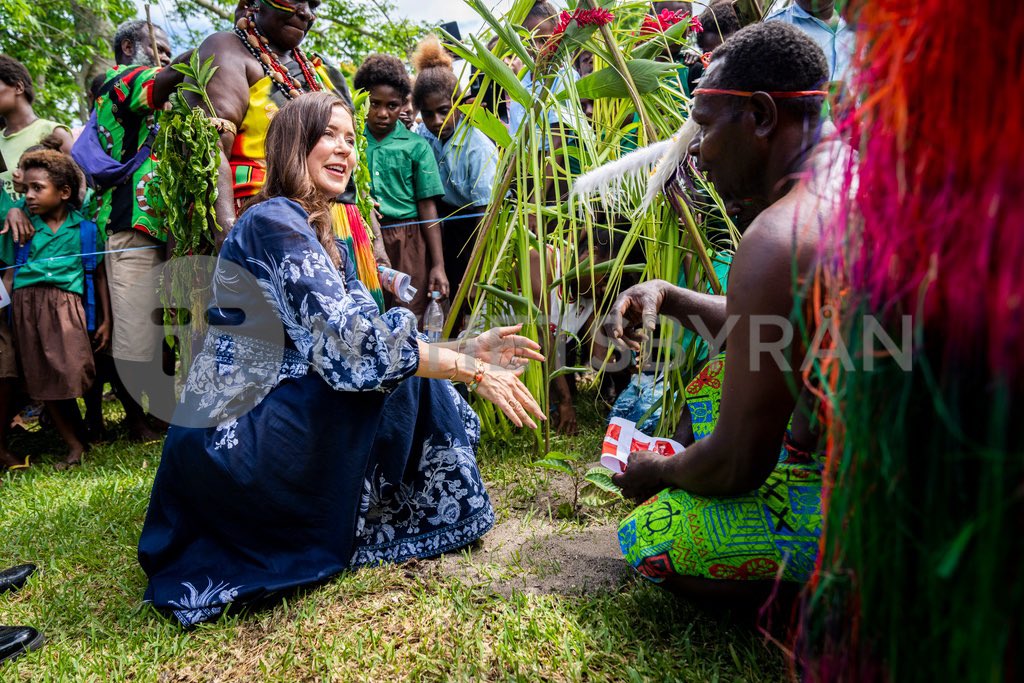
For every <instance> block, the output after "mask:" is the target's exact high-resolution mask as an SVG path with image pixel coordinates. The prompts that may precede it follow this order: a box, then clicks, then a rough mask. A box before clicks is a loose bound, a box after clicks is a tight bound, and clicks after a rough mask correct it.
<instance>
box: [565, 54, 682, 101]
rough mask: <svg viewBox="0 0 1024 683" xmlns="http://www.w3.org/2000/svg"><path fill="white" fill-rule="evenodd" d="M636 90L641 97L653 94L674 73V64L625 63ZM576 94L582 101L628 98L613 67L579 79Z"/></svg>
mask: <svg viewBox="0 0 1024 683" xmlns="http://www.w3.org/2000/svg"><path fill="white" fill-rule="evenodd" d="M626 68H627V69H628V70H629V74H630V76H632V77H633V82H634V83H635V84H636V89H637V91H638V92H639V93H640V94H641V95H646V94H648V93H651V92H654V91H655V90H657V89H658V88H659V87H661V80H662V79H663V78H667V77H668V76H671V75H672V74H674V73H675V71H676V65H675V64H666V63H664V62H655V61H653V60H650V59H633V60H630V61H628V62H626ZM576 92H578V93H579V96H580V97H581V98H584V99H590V100H597V99H601V98H604V97H614V98H628V97H629V89H628V88H627V87H626V81H625V79H623V78H622V75H621V74H620V73H619V72H618V70H616V68H615V67H613V66H608V67H605V68H603V69H600V70H598V71H595V72H594V73H592V74H590V75H589V76H586V77H584V78H581V79H580V80H579V81H577V83H576Z"/></svg>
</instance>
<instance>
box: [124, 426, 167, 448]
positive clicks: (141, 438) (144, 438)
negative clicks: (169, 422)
mask: <svg viewBox="0 0 1024 683" xmlns="http://www.w3.org/2000/svg"><path fill="white" fill-rule="evenodd" d="M163 436H164V435H163V434H161V433H160V432H157V431H155V430H154V429H152V428H151V427H150V426H149V425H147V424H145V423H143V424H140V425H137V426H134V427H129V428H128V440H129V441H134V442H136V443H149V442H151V441H159V440H160V439H162V438H163Z"/></svg>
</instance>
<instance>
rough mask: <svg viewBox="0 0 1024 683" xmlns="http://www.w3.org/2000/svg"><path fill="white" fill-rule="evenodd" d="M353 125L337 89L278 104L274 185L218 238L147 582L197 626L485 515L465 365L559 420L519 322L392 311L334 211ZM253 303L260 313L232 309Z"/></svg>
mask: <svg viewBox="0 0 1024 683" xmlns="http://www.w3.org/2000/svg"><path fill="white" fill-rule="evenodd" d="M354 139H355V135H354V131H353V127H352V116H351V113H350V112H349V111H348V110H347V109H346V108H345V105H344V104H343V103H342V101H341V100H340V99H338V98H337V97H335V96H334V95H331V94H328V93H311V94H307V95H303V96H302V97H299V98H296V99H295V100H293V101H291V102H289V103H288V104H287V105H285V106H284V107H282V108H281V109H280V110H279V111H278V112H277V114H276V116H275V117H274V119H273V121H272V123H271V125H270V128H269V131H268V135H267V180H266V185H265V186H264V189H263V191H262V193H261V195H260V197H259V198H258V199H259V201H258V202H257V203H255V204H254V205H252V206H250V207H249V208H248V209H247V210H246V211H245V212H244V213H243V214H242V216H241V217H240V218H239V220H238V222H237V223H236V224H235V226H234V228H233V229H232V231H231V232H230V233H229V234H228V236H227V238H226V240H225V242H224V245H223V248H222V250H221V253H220V257H219V261H218V268H217V274H216V277H215V280H214V302H213V305H212V306H211V308H210V310H211V312H212V315H211V319H210V328H209V331H208V333H207V336H206V342H205V345H204V347H203V350H202V351H201V352H200V353H198V354H197V356H196V359H195V361H194V363H193V365H192V367H191V369H190V372H189V377H188V381H187V383H186V386H185V389H184V392H183V395H182V402H181V405H180V406H179V410H178V413H177V416H176V419H175V425H176V426H173V427H172V428H171V430H170V431H169V433H168V436H167V441H166V443H165V444H164V451H163V458H162V460H161V463H160V468H159V470H158V471H157V475H156V480H155V481H154V483H153V492H152V496H151V499H150V505H149V510H148V512H147V515H146V521H145V525H144V527H143V530H142V535H141V538H140V539H139V562H140V564H141V565H142V568H143V569H144V570H145V572H146V574H147V575H148V576H149V587H148V588H147V590H146V595H145V599H146V600H147V601H149V602H151V603H152V604H153V605H155V606H157V607H158V608H161V609H166V610H170V611H172V612H173V613H174V615H175V616H176V617H177V618H178V619H179V621H181V623H182V624H183V625H186V626H191V625H194V624H196V623H198V622H200V621H204V620H208V619H211V618H214V617H216V616H217V615H219V614H220V613H221V612H223V610H224V608H225V607H226V606H227V605H229V604H231V603H247V602H252V601H255V600H260V601H262V600H263V599H266V598H270V597H273V596H274V595H276V594H278V593H279V592H280V591H285V590H288V589H292V588H296V587H298V586H303V585H311V584H316V583H319V582H321V581H324V580H325V579H328V578H329V577H331V576H334V575H336V574H338V573H339V572H341V571H344V570H346V569H350V568H354V567H358V566H362V565H372V564H377V563H380V562H400V561H402V560H406V559H409V558H413V557H430V556H433V555H438V554H440V553H443V552H447V551H450V550H453V549H456V548H460V547H463V546H465V545H468V544H469V543H472V542H473V541H475V540H476V539H477V538H479V537H480V536H482V535H483V534H484V533H485V532H487V531H488V530H489V529H490V527H491V526H492V524H493V523H494V510H493V509H492V507H491V504H490V500H489V499H488V496H487V492H486V491H485V489H484V486H483V482H482V481H481V479H480V471H479V469H478V467H477V463H476V458H475V451H476V447H477V444H478V441H479V436H480V426H479V424H480V423H479V421H478V419H477V417H476V415H475V414H474V413H473V411H472V410H471V409H470V407H469V405H468V404H467V403H466V402H465V401H464V400H463V399H462V398H461V397H460V396H459V395H458V393H457V392H456V391H455V390H454V388H453V387H452V383H451V381H449V380H453V381H462V382H466V383H467V384H468V385H469V387H470V389H471V390H475V391H476V393H478V394H479V395H480V396H482V397H483V398H485V399H487V400H489V401H491V402H492V403H494V404H495V405H497V406H498V407H499V408H500V409H501V410H502V411H503V412H504V413H505V414H506V415H508V417H509V418H510V419H511V420H512V422H513V423H514V424H516V425H517V426H522V425H527V426H530V427H534V426H535V423H534V422H533V419H532V418H531V416H532V417H536V418H537V419H544V417H543V411H542V410H541V409H540V407H539V406H538V405H537V403H536V402H535V401H534V399H533V397H532V396H531V395H530V393H529V391H528V390H527V389H526V387H525V386H524V385H523V384H522V382H520V380H519V378H518V376H519V374H521V372H522V370H523V368H524V366H525V364H526V363H528V362H529V360H530V359H534V360H540V359H542V356H541V355H540V354H539V353H538V350H539V346H538V345H537V344H535V343H533V342H531V341H529V340H528V339H525V338H524V337H521V336H518V335H517V334H516V332H517V331H518V328H517V327H513V328H498V329H494V330H490V331H489V332H486V333H484V334H482V335H480V336H479V337H477V338H475V339H472V340H469V341H467V342H459V343H456V342H452V343H449V344H432V345H428V344H427V343H426V342H425V341H424V337H422V336H421V335H420V334H419V333H418V332H417V331H416V319H415V317H414V316H413V315H412V313H410V312H409V311H408V310H405V309H402V308H396V309H392V310H389V311H387V312H385V313H383V314H381V312H380V310H379V309H378V308H377V304H376V303H375V302H374V300H373V298H372V296H371V295H370V292H369V290H367V289H366V287H365V286H364V285H363V284H362V283H361V282H359V280H358V278H357V276H356V269H355V265H354V264H353V262H352V257H351V255H350V254H348V253H347V252H346V250H345V248H344V247H343V246H341V245H340V244H339V243H338V242H337V241H335V239H334V235H333V231H332V229H331V225H330V222H329V221H330V218H329V215H330V214H329V208H330V201H331V198H333V197H335V196H337V195H339V194H340V193H341V192H342V191H343V190H344V189H345V188H346V186H347V184H348V181H349V177H350V176H351V173H352V170H353V168H354V167H355V165H356V163H357V158H356V155H355V151H354V148H353V145H354ZM246 283H248V284H249V285H250V286H248V287H246ZM263 309H266V312H261V311H263ZM238 310H242V311H243V313H244V315H243V316H242V317H244V318H245V320H244V324H239V325H238V326H236V327H231V324H232V322H231V318H232V316H233V315H235V313H236V312H237V311H238ZM236 318H237V316H236ZM268 320H270V321H271V323H272V324H269V325H268V324H267V321H268ZM235 322H236V323H237V322H238V321H237V320H235ZM282 328H283V334H282ZM274 329H276V330H277V333H278V337H279V339H283V344H277V345H275V344H274V343H273V342H272V341H271V340H270V339H271V337H273V335H272V334H266V332H267V330H271V331H272V330H274ZM254 330H261V332H256V331H254ZM460 349H461V352H460Z"/></svg>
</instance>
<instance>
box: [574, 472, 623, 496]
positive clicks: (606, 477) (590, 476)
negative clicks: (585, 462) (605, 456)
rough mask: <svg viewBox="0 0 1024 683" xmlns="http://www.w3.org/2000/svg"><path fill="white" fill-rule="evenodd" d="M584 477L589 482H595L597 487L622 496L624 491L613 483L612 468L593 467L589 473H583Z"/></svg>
mask: <svg viewBox="0 0 1024 683" xmlns="http://www.w3.org/2000/svg"><path fill="white" fill-rule="evenodd" d="M583 478H584V479H586V480H587V482H588V483H591V484H593V485H594V486H596V487H597V488H599V489H601V490H602V491H605V492H607V493H613V494H615V495H616V496H618V497H619V498H621V497H622V491H620V490H619V487H618V486H616V485H615V484H613V483H612V473H611V471H610V470H608V469H607V468H604V467H591V468H590V469H589V470H587V473H586V474H585V475H583Z"/></svg>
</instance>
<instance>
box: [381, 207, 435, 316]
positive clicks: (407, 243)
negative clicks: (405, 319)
mask: <svg viewBox="0 0 1024 683" xmlns="http://www.w3.org/2000/svg"><path fill="white" fill-rule="evenodd" d="M405 223H406V221H386V220H385V221H381V226H380V232H381V235H382V236H383V237H384V250H385V251H386V252H387V253H388V259H389V260H390V261H391V267H392V268H394V269H395V270H397V271H400V272H403V273H408V274H409V277H411V278H412V286H413V287H415V288H416V290H417V291H416V296H415V297H413V300H412V301H410V302H409V303H407V304H406V303H402V302H401V301H398V300H397V299H395V297H393V296H392V295H391V293H390V292H384V303H385V304H387V307H388V308H392V307H394V306H402V307H404V308H408V309H409V310H410V311H412V312H413V313H415V314H416V319H417V320H419V321H420V324H421V325H422V323H423V314H424V313H426V311H427V304H428V303H430V299H429V298H428V296H427V295H428V292H427V283H428V282H429V281H430V252H428V251H427V241H426V240H425V239H423V232H422V231H421V230H420V229H421V228H422V227H423V226H422V225H405ZM389 225H394V226H395V227H389Z"/></svg>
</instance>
